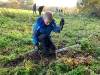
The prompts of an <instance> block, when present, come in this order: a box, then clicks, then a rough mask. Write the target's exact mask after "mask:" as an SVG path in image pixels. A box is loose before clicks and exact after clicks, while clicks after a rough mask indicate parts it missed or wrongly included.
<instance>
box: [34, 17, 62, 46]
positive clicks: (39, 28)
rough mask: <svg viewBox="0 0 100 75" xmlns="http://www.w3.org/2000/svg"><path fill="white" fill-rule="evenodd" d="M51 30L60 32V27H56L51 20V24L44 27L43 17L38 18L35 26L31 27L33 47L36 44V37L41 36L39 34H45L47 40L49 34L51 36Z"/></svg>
mask: <svg viewBox="0 0 100 75" xmlns="http://www.w3.org/2000/svg"><path fill="white" fill-rule="evenodd" d="M52 30H53V31H54V32H59V31H60V25H59V26H56V23H55V21H54V19H53V20H52V22H51V23H50V24H49V25H48V26H47V25H45V23H44V21H43V17H39V18H38V19H37V20H36V23H35V25H34V26H33V35H32V38H33V43H34V44H35V45H37V44H38V36H39V35H41V34H46V35H47V36H48V38H51V36H50V34H51V31H52Z"/></svg>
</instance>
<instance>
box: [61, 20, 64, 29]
mask: <svg viewBox="0 0 100 75" xmlns="http://www.w3.org/2000/svg"><path fill="white" fill-rule="evenodd" d="M63 25H64V19H63V18H61V20H60V26H61V27H60V30H62V29H63Z"/></svg>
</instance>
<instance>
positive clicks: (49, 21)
mask: <svg viewBox="0 0 100 75" xmlns="http://www.w3.org/2000/svg"><path fill="white" fill-rule="evenodd" d="M51 21H52V20H49V19H48V18H44V23H45V24H46V25H47V26H48V25H50V23H51Z"/></svg>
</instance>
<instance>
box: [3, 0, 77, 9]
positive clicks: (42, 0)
mask: <svg viewBox="0 0 100 75" xmlns="http://www.w3.org/2000/svg"><path fill="white" fill-rule="evenodd" d="M3 1H7V0H3ZM34 2H35V3H36V4H37V6H41V5H44V6H62V7H69V8H71V7H74V6H76V2H77V0H34Z"/></svg>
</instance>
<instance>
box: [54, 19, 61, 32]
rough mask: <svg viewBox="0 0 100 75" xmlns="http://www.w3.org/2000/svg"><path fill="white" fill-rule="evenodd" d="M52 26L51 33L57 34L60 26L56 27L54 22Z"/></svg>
mask: <svg viewBox="0 0 100 75" xmlns="http://www.w3.org/2000/svg"><path fill="white" fill-rule="evenodd" d="M52 26H53V31H54V32H56V33H59V32H60V25H59V26H56V23H55V21H53V22H52Z"/></svg>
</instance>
